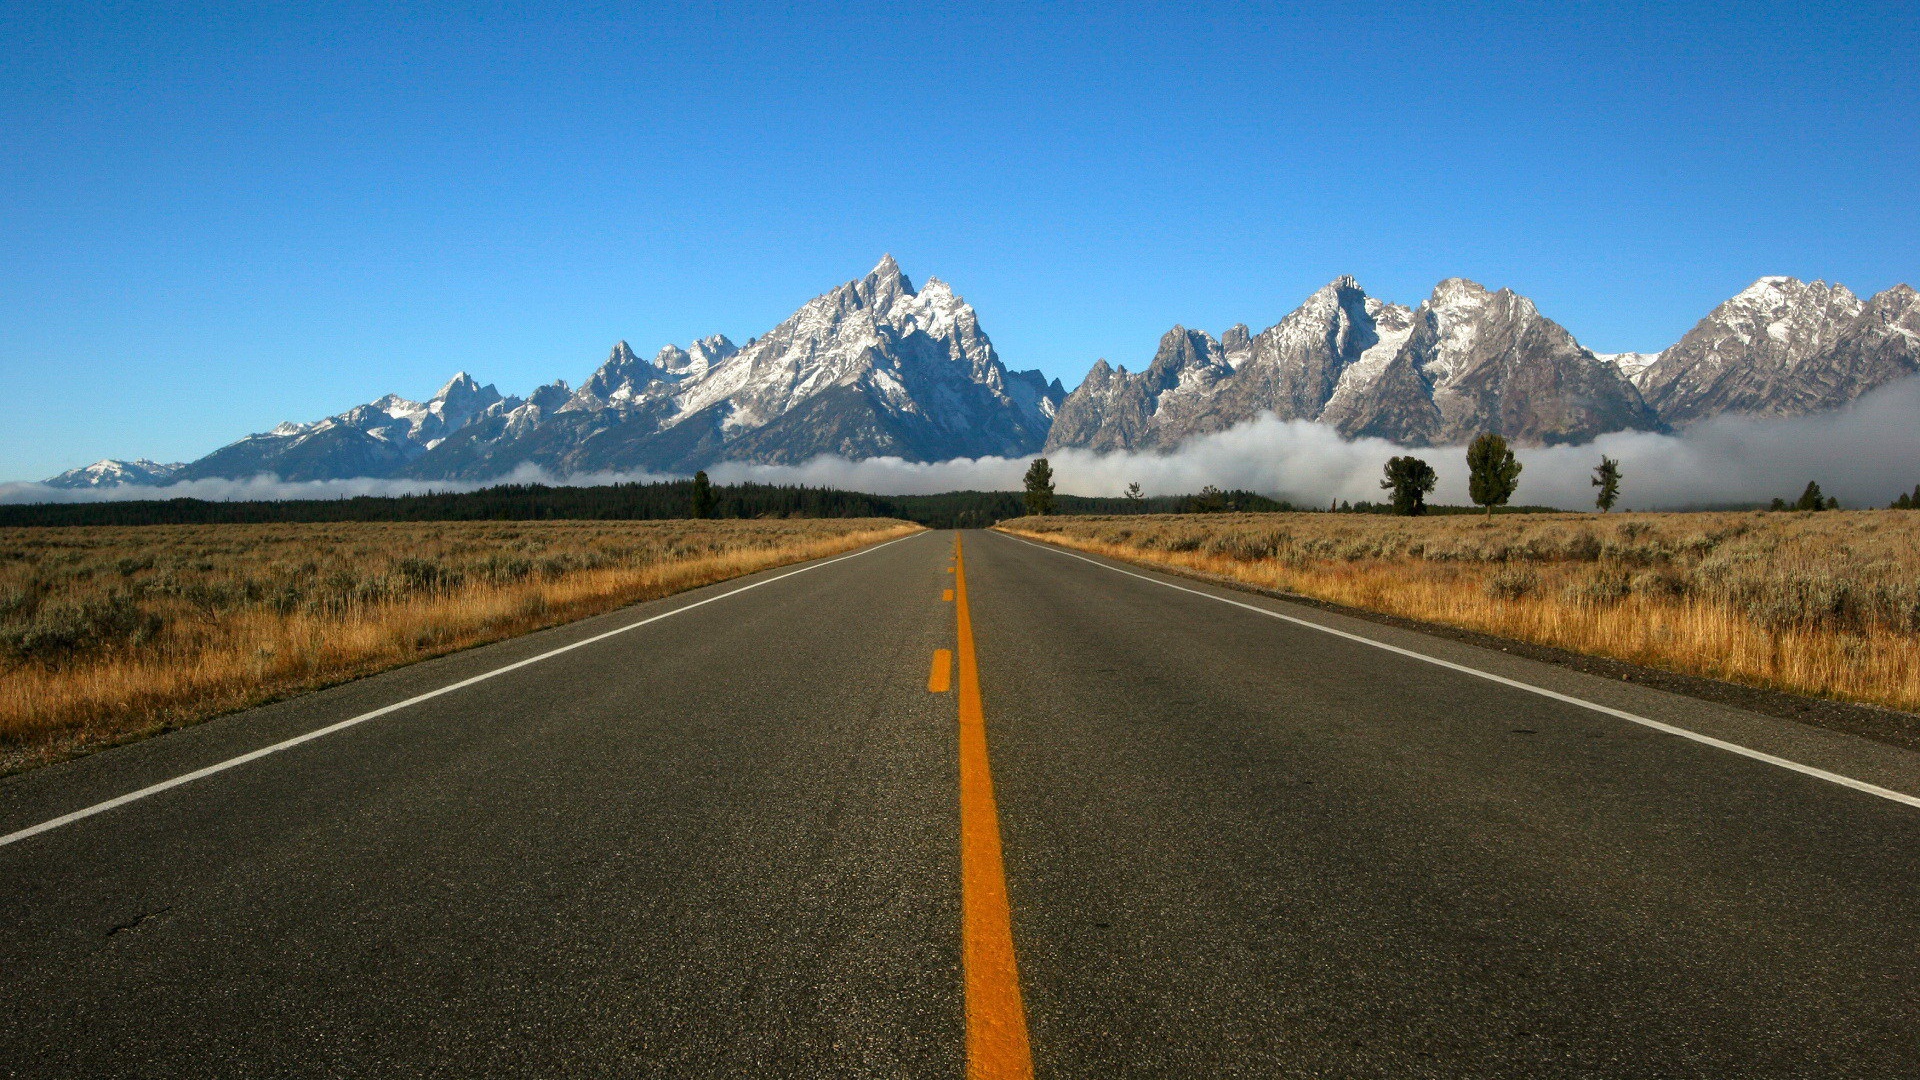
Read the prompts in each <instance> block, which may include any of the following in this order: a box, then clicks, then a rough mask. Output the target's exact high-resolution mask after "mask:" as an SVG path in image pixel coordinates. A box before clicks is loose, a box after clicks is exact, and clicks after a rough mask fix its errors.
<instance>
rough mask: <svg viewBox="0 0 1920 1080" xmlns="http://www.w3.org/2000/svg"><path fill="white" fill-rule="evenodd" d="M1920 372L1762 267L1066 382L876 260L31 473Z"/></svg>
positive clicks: (1677, 389) (574, 457)
mask: <svg viewBox="0 0 1920 1080" xmlns="http://www.w3.org/2000/svg"><path fill="white" fill-rule="evenodd" d="M1916 373H1920V295H1916V293H1915V292H1914V290H1913V289H1911V288H1909V287H1908V286H1905V285H1899V286H1895V287H1894V288H1891V289H1888V290H1887V291H1885V292H1882V293H1879V294H1878V295H1876V296H1874V297H1872V298H1871V299H1868V300H1865V301H1863V300H1861V299H1860V298H1858V297H1857V296H1855V295H1854V294H1853V293H1851V292H1849V291H1848V290H1847V289H1846V288H1845V287H1844V286H1841V285H1827V284H1826V283H1824V282H1820V281H1815V282H1810V283H1809V282H1801V281H1798V280H1795V279H1793V278H1787V277H1767V278H1761V279H1760V280H1759V281H1756V282H1755V283H1754V284H1753V285H1752V286H1750V287H1748V288H1747V289H1746V290H1744V291H1742V292H1741V293H1740V294H1739V295H1737V296H1735V297H1733V298H1732V299H1730V300H1728V301H1726V302H1725V303H1723V304H1721V305H1720V306H1718V307H1716V308H1715V309H1714V310H1713V311H1712V312H1711V313H1709V314H1708V315H1707V317H1706V318H1704V319H1702V320H1701V321H1700V323H1699V324H1698V325H1696V326H1695V327H1694V328H1693V329H1692V330H1691V331H1689V332H1688V333H1687V334H1686V336H1684V337H1683V338H1681V339H1680V341H1679V342H1677V343H1675V344H1674V345H1673V346H1672V347H1671V348H1668V349H1666V350H1665V351H1663V352H1660V353H1657V354H1647V353H1618V354H1600V353H1595V352H1592V351H1591V350H1589V349H1587V348H1585V347H1583V346H1582V345H1580V343H1579V342H1578V341H1576V340H1575V339H1574V337H1573V335H1572V334H1571V333H1569V332H1568V331H1567V330H1566V329H1565V328H1564V327H1562V326H1560V325H1559V324H1558V323H1555V322H1553V321H1552V320H1551V319H1548V318H1546V317H1545V316H1544V315H1542V314H1541V313H1540V311H1539V310H1538V309H1537V308H1536V307H1535V306H1534V304H1533V302H1532V301H1531V300H1528V299H1527V298H1526V297H1523V296H1520V295H1518V294H1516V293H1514V292H1512V291H1510V290H1507V289H1501V290H1499V291H1497V292H1493V291H1489V290H1487V289H1485V288H1483V287H1482V286H1480V285H1478V284H1475V283H1474V282H1471V281H1467V280H1465V279H1463V278H1449V279H1448V280H1446V281H1443V282H1441V283H1440V284H1439V285H1438V286H1436V287H1435V289H1434V291H1433V294H1432V295H1431V296H1429V297H1428V298H1427V299H1426V300H1425V301H1424V302H1423V303H1421V304H1420V306H1419V307H1417V308H1407V307H1404V306H1401V305H1397V304H1391V303H1386V302H1384V301H1381V300H1379V299H1377V298H1375V297H1371V296H1368V295H1367V294H1366V292H1365V291H1364V290H1363V289H1362V288H1361V287H1360V285H1359V283H1358V282H1356V281H1355V280H1354V279H1352V278H1351V277H1342V278H1338V279H1336V280H1334V281H1333V282H1331V283H1329V284H1328V285H1327V286H1326V287H1324V288H1322V289H1320V290H1318V291H1316V292H1315V293H1314V294H1313V295H1312V296H1310V297H1308V298H1307V300H1306V302H1305V303H1303V304H1302V305H1301V306H1300V307H1299V308H1297V309H1295V310H1294V311H1292V312H1291V313H1289V314H1288V315H1287V316H1286V317H1285V318H1283V319H1281V320H1280V321H1279V322H1277V323H1275V324H1273V325H1272V326H1270V327H1268V328H1267V329H1265V330H1262V331H1260V332H1259V333H1257V334H1256V333H1254V332H1252V330H1250V329H1249V328H1248V327H1247V326H1245V325H1238V326H1234V327H1232V328H1231V329H1229V330H1227V331H1226V332H1225V333H1224V334H1222V335H1221V336H1220V337H1219V338H1217V339H1216V338H1214V337H1213V336H1212V335H1211V334H1209V333H1207V332H1205V331H1201V330H1190V329H1188V328H1186V327H1184V326H1175V327H1174V328H1173V329H1171V330H1169V331H1168V332H1167V333H1166V334H1165V335H1164V336H1163V337H1162V338H1161V340H1160V345H1159V348H1158V350H1157V352H1156V353H1155V355H1154V357H1153V359H1152V361H1151V362H1150V363H1149V364H1148V365H1147V367H1146V368H1145V369H1144V370H1141V371H1138V372H1129V371H1128V370H1127V369H1126V368H1125V367H1124V366H1121V367H1117V368H1116V367H1113V366H1110V365H1109V364H1108V363H1107V361H1105V360H1104V359H1103V360H1100V361H1099V362H1097V363H1095V364H1094V365H1093V368H1092V370H1091V371H1089V372H1088V373H1087V376H1086V378H1085V379H1084V380H1082V382H1081V383H1080V385H1079V386H1078V387H1076V388H1075V389H1074V390H1073V392H1072V393H1071V394H1069V393H1068V392H1067V391H1066V390H1065V388H1064V387H1063V386H1062V385H1061V384H1060V382H1059V381H1058V380H1051V381H1050V380H1048V379H1046V378H1045V377H1044V376H1043V375H1042V374H1041V373H1040V372H1039V371H1010V370H1008V368H1007V367H1006V365H1005V364H1003V363H1002V362H1001V360H1000V358H999V356H998V355H997V354H996V353H995V351H994V348H993V344H992V342H991V341H990V340H989V339H988V337H987V335H986V333H985V332H984V331H983V330H982V329H981V327H980V321H979V317H978V315H977V313H976V312H975V311H974V309H973V307H972V306H971V305H969V304H968V303H967V302H966V301H965V300H963V299H961V298H960V297H959V296H958V295H956V294H955V293H954V292H953V290H952V289H951V288H950V287H949V286H948V285H947V284H946V283H945V282H942V281H940V280H939V279H938V278H930V279H928V280H927V282H926V283H925V284H924V285H923V286H921V287H920V288H918V289H915V288H914V286H913V284H912V282H911V281H909V280H908V278H907V277H906V275H905V274H903V273H902V272H901V270H900V267H899V265H898V264H897V263H895V261H894V260H893V257H892V256H887V257H885V258H883V259H881V261H880V263H879V265H877V266H875V267H874V269H873V271H872V272H871V273H869V274H867V275H866V276H865V277H864V278H861V279H859V280H856V281H850V282H847V283H846V284H843V285H841V286H839V287H837V288H835V289H833V290H831V291H829V292H827V293H824V294H822V295H820V296H818V297H815V298H814V299H813V300H810V301H808V302H807V303H806V304H805V305H804V306H802V307H801V308H800V310H798V311H796V312H795V313H794V314H793V315H792V316H790V317H789V318H787V319H786V320H785V321H784V322H782V323H780V325H778V326H776V327H774V328H773V329H772V330H769V331H768V332H767V333H766V334H765V335H763V336H761V337H758V338H750V339H748V340H747V342H746V343H745V344H744V345H736V344H734V343H733V342H732V341H730V340H728V339H727V338H726V337H725V336H724V335H720V334H715V335H713V336H711V337H707V338H702V339H700V340H698V341H695V342H693V343H691V344H690V345H688V346H686V347H685V348H682V347H680V346H677V345H668V346H666V347H665V348H663V349H661V350H660V351H659V352H658V353H656V354H655V355H654V357H653V359H652V360H644V359H641V358H640V357H639V356H638V355H637V354H635V353H634V352H633V350H632V349H631V348H630V347H628V345H627V343H626V342H624V341H623V342H620V343H618V344H616V345H615V346H614V347H613V350H612V353H611V355H609V356H608V358H607V361H606V363H604V364H602V365H601V366H600V368H599V369H598V370H597V371H595V372H594V374H593V375H592V377H591V378H589V379H588V380H587V381H586V383H584V384H583V385H581V386H580V387H579V388H577V389H575V388H572V387H569V386H568V385H567V384H566V383H565V382H564V381H559V382H554V383H550V384H548V385H546V386H542V387H540V388H539V389H536V390H534V391H533V392H532V393H530V394H528V395H527V396H526V397H524V398H521V397H514V396H507V395H502V394H501V393H500V392H499V391H498V390H496V389H495V388H494V387H492V386H483V385H481V384H479V383H478V382H476V381H475V380H474V379H473V378H472V377H470V376H469V375H467V374H466V373H465V372H461V373H459V374H457V375H455V376H454V378H453V379H452V380H450V381H449V382H448V383H447V384H446V385H445V386H444V387H442V388H441V389H440V391H439V393H437V394H435V395H434V396H433V397H432V398H431V399H429V400H427V401H425V402H416V401H410V400H408V399H405V398H401V397H399V396H397V395H392V394H389V395H387V396H385V397H382V398H379V399H378V400H375V401H373V402H370V403H368V404H366V405H361V406H358V407H356V408H353V409H350V410H348V411H346V412H344V413H340V414H338V415H336V416H331V417H327V418H325V419H323V420H318V421H313V422H308V423H285V424H281V425H280V426H278V427H276V428H274V429H273V430H271V431H268V432H263V433H260V434H257V435H250V436H248V437H246V438H244V439H241V440H239V441H238V442H235V443H231V444H229V445H227V446H224V447H222V448H220V449H219V450H216V451H214V452H213V453H211V454H209V455H207V456H206V457H204V458H201V459H199V460H198V461H193V462H188V463H185V464H170V465H163V464H159V463H156V462H151V461H146V460H144V459H143V460H140V461H131V462H128V461H117V460H111V459H109V460H107V461H102V462H97V463H95V464H93V465H90V466H86V467H84V468H80V469H74V470H71V471H69V472H66V473H62V474H60V475H59V476H56V477H53V478H51V479H49V480H48V481H46V483H47V484H49V485H51V486H56V487H67V488H81V487H103V486H114V485H122V484H135V485H162V484H168V483H174V482H177V481H182V480H194V479H206V478H215V477H223V478H246V477H253V476H257V475H263V474H271V475H274V476H278V477H279V478H281V479H283V480H324V479H342V478H349V477H401V478H412V479H423V480H485V479H491V478H494V477H498V476H502V475H504V474H506V473H509V472H511V471H513V470H514V469H515V468H517V467H520V466H522V465H526V464H532V465H536V466H539V467H541V468H543V469H545V470H546V471H548V472H549V473H552V474H554V475H580V474H591V473H618V472H654V473H680V474H684V473H690V472H692V471H693V470H695V469H698V468H704V467H707V466H710V465H712V464H715V463H717V462H721V461H746V462H762V463H769V464H797V463H800V462H803V461H806V460H808V459H811V458H813V457H816V456H820V455H836V456H840V457H845V458H849V459H860V458H870V457H881V456H892V457H900V458H904V459H906V460H909V461H940V460H947V459H951V458H957V457H981V456H988V455H997V456H1005V457H1017V456H1025V455H1029V454H1033V453H1036V452H1040V451H1042V450H1060V449H1088V450H1094V451H1113V450H1163V449H1169V448H1171V447H1173V446H1176V445H1178V444H1179V443H1181V442H1182V441H1184V440H1186V439H1189V438H1192V437H1194V436H1196V435H1203V434H1207V433H1210V432H1216V431H1223V430H1226V429H1227V428H1230V427H1233V426H1234V425H1236V424H1241V423H1245V422H1247V421H1250V420H1252V419H1254V418H1256V417H1258V416H1260V415H1263V414H1269V413H1270V414H1273V415H1275V416H1278V417H1279V418H1281V419H1283V420H1313V421H1319V422H1321V423H1325V424H1328V425H1330V426H1332V427H1333V428H1335V429H1336V430H1338V431H1339V432H1340V433H1341V434H1343V435H1346V436H1349V437H1360V436H1378V437H1381V438H1385V439H1389V440H1392V441H1394V442H1396V443H1400V444H1402V445H1407V446H1426V445H1445V444H1454V443H1459V442H1463V441H1465V440H1467V439H1469V438H1471V437H1472V436H1473V435H1475V434H1478V433H1479V432H1483V431H1493V432H1498V433H1501V434H1504V435H1506V436H1508V437H1509V438H1511V439H1514V440H1515V441H1517V442H1519V443H1522V444H1529V445H1551V444H1557V443H1579V442H1585V441H1588V440H1591V439H1592V438H1594V437H1595V436H1597V435H1601V434H1605V433H1607V432H1610V431H1620V430H1650V431H1670V430H1676V429H1680V428H1684V427H1686V426H1687V425H1690V424H1694V423H1697V422H1699V421H1702V420H1705V419H1707V418H1710V417H1713V416H1718V415H1721V414H1724V413H1745V414H1756V415H1761V416H1792V415H1800V414H1804V413H1809V412H1815V411H1819V410H1822V409H1828V408H1833V407H1837V406H1839V405H1844V404H1846V403H1847V402H1849V401H1852V400H1853V399H1854V398H1857V397H1859V396H1860V395H1861V394H1864V393H1866V392H1867V391H1868V390H1871V389H1874V388H1875V387H1878V386H1881V385H1884V384H1886V383H1889V382H1892V381H1894V380H1896V379H1900V378H1903V377H1906V376H1909V375H1913V374H1916Z"/></svg>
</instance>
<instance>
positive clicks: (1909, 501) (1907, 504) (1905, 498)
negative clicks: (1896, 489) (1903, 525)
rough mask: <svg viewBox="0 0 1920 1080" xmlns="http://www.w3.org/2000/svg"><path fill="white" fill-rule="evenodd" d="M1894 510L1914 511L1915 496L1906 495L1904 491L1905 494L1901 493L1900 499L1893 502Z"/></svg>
mask: <svg viewBox="0 0 1920 1080" xmlns="http://www.w3.org/2000/svg"><path fill="white" fill-rule="evenodd" d="M1893 509H1895V510H1911V509H1913V496H1911V495H1909V494H1907V493H1906V492H1904V491H1903V492H1901V493H1900V497H1899V498H1897V499H1895V500H1893Z"/></svg>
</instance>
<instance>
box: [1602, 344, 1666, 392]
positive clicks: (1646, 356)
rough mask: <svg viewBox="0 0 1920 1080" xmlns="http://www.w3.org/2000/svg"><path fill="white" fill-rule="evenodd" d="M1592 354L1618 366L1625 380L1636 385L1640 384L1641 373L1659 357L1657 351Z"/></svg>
mask: <svg viewBox="0 0 1920 1080" xmlns="http://www.w3.org/2000/svg"><path fill="white" fill-rule="evenodd" d="M1593 355H1594V356H1596V357H1598V358H1599V359H1600V360H1602V361H1603V362H1605V363H1609V364H1612V365H1613V366H1614V367H1617V368H1619V369H1620V374H1622V375H1625V376H1626V377H1627V381H1628V382H1630V383H1633V384H1634V385H1635V386H1636V387H1637V386H1639V385H1640V381H1639V380H1640V376H1641V374H1642V373H1643V372H1645V371H1646V370H1647V369H1648V368H1650V367H1652V366H1653V364H1654V361H1656V360H1658V359H1660V354H1659V353H1644V352H1621V353H1594V354H1593Z"/></svg>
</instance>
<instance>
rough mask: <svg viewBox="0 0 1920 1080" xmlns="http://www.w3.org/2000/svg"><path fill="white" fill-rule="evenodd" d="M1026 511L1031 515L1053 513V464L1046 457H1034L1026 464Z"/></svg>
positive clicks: (1038, 515) (1037, 515)
mask: <svg viewBox="0 0 1920 1080" xmlns="http://www.w3.org/2000/svg"><path fill="white" fill-rule="evenodd" d="M1027 513H1028V514H1029V515H1031V516H1033V517H1040V516H1041V515H1043V514H1051V513H1053V466H1051V465H1049V464H1047V459H1046V458H1034V459H1033V464H1031V465H1029V466H1027Z"/></svg>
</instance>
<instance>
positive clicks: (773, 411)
mask: <svg viewBox="0 0 1920 1080" xmlns="http://www.w3.org/2000/svg"><path fill="white" fill-rule="evenodd" d="M1065 397H1066V391H1065V389H1064V388H1062V387H1061V386H1060V384H1059V383H1058V382H1057V381H1054V382H1049V381H1048V380H1047V379H1045V378H1043V377H1042V376H1041V375H1040V373H1039V372H1037V371H1029V372H1009V371H1008V370H1007V369H1006V367H1005V365H1003V364H1002V363H1001V362H1000V359H999V357H998V356H996V355H995V353H994V350H993V343H992V342H991V341H990V340H988V338H987V335H986V333H985V332H984V331H983V330H981V328H980V320H979V317H978V315H977V314H976V313H975V311H974V309H973V307H972V306H971V305H969V304H968V303H967V302H966V301H965V300H963V299H961V298H960V297H959V296H957V295H955V294H954V292H953V290H952V288H951V287H949V286H948V285H947V284H946V283H945V282H943V281H940V280H939V279H937V278H935V279H931V280H929V281H928V282H927V283H926V284H925V286H923V287H921V288H919V289H915V288H914V287H913V284H912V282H911V281H909V280H908V279H907V277H906V275H904V274H903V273H901V271H900V267H899V265H898V264H897V263H895V262H894V260H893V258H892V256H888V257H887V258H885V259H882V260H881V262H880V264H879V265H878V266H876V267H874V269H873V272H872V273H870V274H868V275H867V276H866V277H865V278H863V279H861V280H859V281H851V282H848V283H846V284H844V285H841V286H840V287H838V288H836V289H834V290H832V291H831V292H828V293H825V294H823V295H821V296H818V297H815V298H814V299H813V300H811V301H809V302H808V303H807V304H806V305H805V306H803V307H801V309H800V310H799V311H797V312H795V313H794V314H793V315H792V316H791V317H789V318H788V319H786V320H785V321H784V322H782V323H781V324H780V325H778V326H776V327H774V328H773V329H772V330H770V331H768V332H767V333H766V334H765V335H764V336H761V337H759V338H756V339H754V340H751V341H749V342H748V343H747V344H746V345H745V346H735V345H734V344H733V343H732V342H731V341H729V340H727V339H726V338H725V337H724V336H720V335H715V336H713V337H709V338H704V339H702V340H700V341H696V342H694V343H693V344H692V345H691V346H689V347H687V348H685V349H681V348H679V347H678V346H672V345H669V346H667V347H666V348H664V349H662V350H661V351H660V352H659V353H658V354H657V355H656V356H655V357H654V359H653V360H652V361H651V362H648V361H645V360H641V359H640V358H639V357H638V356H636V355H635V354H634V352H633V351H632V350H631V349H630V348H628V347H627V345H626V343H625V342H621V343H620V344H619V345H616V346H615V347H614V350H613V354H612V355H611V356H610V357H608V359H607V362H606V363H605V364H603V365H602V366H601V367H600V370H598V371H596V372H595V373H594V375H593V377H592V378H591V379H589V380H588V381H587V383H586V384H585V385H583V386H582V387H581V388H580V389H579V390H578V391H576V392H574V393H573V394H572V395H571V396H570V397H569V398H568V399H567V400H566V402H565V403H564V404H562V405H559V406H558V407H555V408H549V407H547V406H545V405H541V404H540V403H538V402H535V401H529V402H528V403H526V404H525V405H522V406H520V407H519V409H517V410H515V411H514V412H510V413H507V414H505V415H502V416H501V417H500V418H499V419H498V420H497V421H495V422H492V423H487V424H481V425H476V426H474V427H473V428H471V429H469V430H467V431H465V432H462V433H461V435H460V436H459V437H457V438H454V439H450V440H448V441H447V443H446V444H445V445H443V446H440V447H436V448H435V449H434V451H433V452H431V453H428V454H425V455H422V456H421V457H420V458H419V459H417V460H415V461H412V462H410V463H408V464H407V466H406V467H405V470H404V472H405V475H408V476H414V477H422V478H468V479H484V478H486V477H489V476H496V475H499V474H500V473H502V472H503V471H506V468H508V467H510V466H509V463H512V464H515V465H517V464H519V463H523V462H532V463H534V464H537V465H540V466H542V467H544V468H547V469H549V470H551V471H553V472H556V473H560V474H576V473H592V472H612V471H634V470H646V471H656V472H688V471H691V470H693V469H696V468H701V467H704V466H707V465H711V464H713V463H714V462H717V461H722V460H734V461H757V462H767V463H774V464H794V463H799V462H802V461H806V460H807V459H809V458H812V457H816V456H818V455H821V454H833V455H839V456H842V457H848V458H869V457H880V456H896V457H902V458H906V459H908V460H910V461H938V460H945V459H948V458H955V457H978V456H982V455H987V454H1005V455H1018V454H1025V453H1031V452H1033V451H1034V450H1037V449H1038V448H1039V447H1040V445H1041V443H1042V442H1043V441H1044V440H1045V439H1046V433H1047V430H1048V429H1049V427H1050V426H1051V425H1052V423H1053V414H1054V410H1055V408H1056V407H1057V406H1058V404H1059V403H1060V402H1061V401H1062V400H1064V398H1065Z"/></svg>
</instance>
